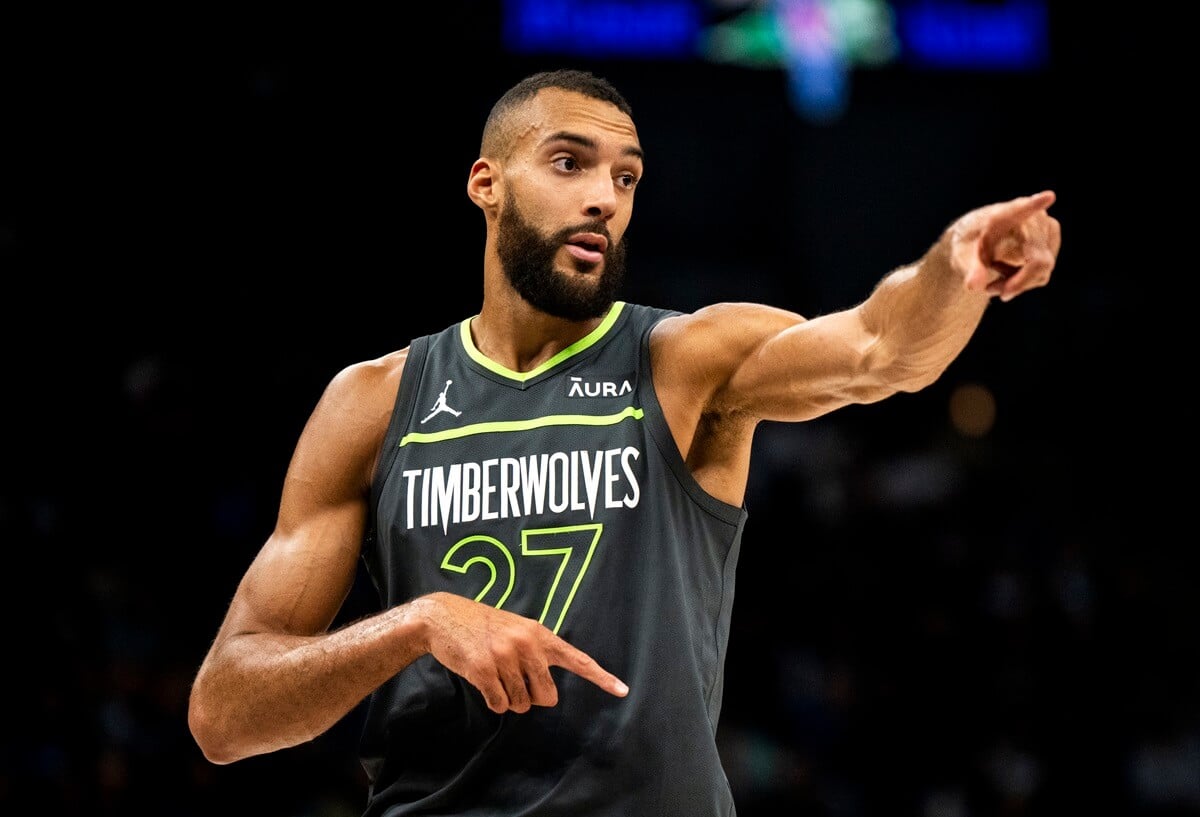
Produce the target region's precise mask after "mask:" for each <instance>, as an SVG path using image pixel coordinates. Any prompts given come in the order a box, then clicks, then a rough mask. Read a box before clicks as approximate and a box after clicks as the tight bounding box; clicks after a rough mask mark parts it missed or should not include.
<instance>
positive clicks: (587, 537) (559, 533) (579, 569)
mask: <svg viewBox="0 0 1200 817" xmlns="http://www.w3.org/2000/svg"><path fill="white" fill-rule="evenodd" d="M603 531H604V526H603V525H600V524H592V525H568V526H566V527H562V528H537V529H534V530H523V531H521V556H522V557H527V556H528V557H534V556H542V557H553V556H557V557H559V559H560V561H559V565H558V570H557V571H556V572H555V573H554V579H553V581H551V582H550V587H549V588H548V590H547V591H546V603H545V604H544V605H543V606H542V613H541V615H539V616H538V621H539V622H540V623H542V624H546V622H547V620H548V619H549V620H551V621H553V622H554V625H553V626H552V627H551V625H549V624H546V626H548V627H550V628H551V629H552V630H553V631H554V632H555V633H557V632H558V628H559V627H561V626H562V623H563V619H564V618H566V615H567V610H568V609H570V607H571V602H572V601H573V600H574V599H575V592H576V591H577V590H578V589H579V585H580V583H581V582H582V581H583V574H584V573H587V569H588V565H590V564H591V563H592V554H593V553H595V551H596V544H597V543H598V542H599V541H600V534H601V533H602V532H603ZM475 566H478V567H482V568H486V569H487V571H488V573H489V574H490V576H489V578H488V581H487V583H486V584H485V585H484V587H483V589H482V590H480V591H479V593H478V594H477V595H476V596H475V601H479V602H484V603H485V604H491V605H492V606H493V607H496V608H497V609H500V608H502V607H503V606H504V602H505V601H507V600H508V596H509V594H510V593H512V589H513V585H515V584H516V581H517V565H516V560H514V559H513V554H512V552H511V551H510V550H509V549H508V547H507V546H506V545H505V544H504V543H503V542H501V541H500V540H498V539H494V538H493V537H491V536H483V535H475V536H468V537H466V538H464V539H460V540H459V541H458V542H456V543H455V544H454V546H453V547H451V548H450V550H448V551H447V552H446V556H445V558H443V559H442V569H443V570H452V571H454V572H455V573H462V574H464V575H465V574H466V572H467V571H468V570H470V569H471V568H472V567H475ZM476 572H478V571H476ZM485 599H486V601H485ZM556 613H557V614H556Z"/></svg>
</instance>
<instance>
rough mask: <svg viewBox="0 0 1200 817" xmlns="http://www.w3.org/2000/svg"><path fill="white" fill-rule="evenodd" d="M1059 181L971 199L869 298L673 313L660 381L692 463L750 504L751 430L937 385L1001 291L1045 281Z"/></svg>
mask: <svg viewBox="0 0 1200 817" xmlns="http://www.w3.org/2000/svg"><path fill="white" fill-rule="evenodd" d="M1053 202H1054V194H1053V193H1052V192H1049V191H1047V192H1043V193H1039V194H1037V195H1036V196H1026V197H1021V198H1018V199H1013V200H1011V201H1007V202H1002V203H999V204H992V205H987V206H985V207H981V208H979V209H977V210H973V211H971V212H969V213H967V214H966V215H964V216H962V217H961V218H959V219H958V220H957V221H955V222H954V223H953V224H951V225H950V226H949V227H948V228H947V229H946V230H945V231H944V232H943V234H942V235H941V236H940V237H939V238H938V240H937V241H936V242H935V243H934V244H933V245H932V246H931V247H930V249H929V250H928V251H927V252H926V253H925V255H924V256H922V257H921V258H920V259H919V260H918V261H917V262H916V263H914V264H911V265H908V266H904V267H901V268H899V269H896V270H894V271H893V272H891V273H890V274H888V275H887V276H886V277H884V278H883V280H881V281H880V282H879V283H878V284H877V285H876V287H875V289H874V291H873V292H872V293H871V294H870V296H869V297H867V298H866V299H865V300H864V301H863V302H862V303H860V304H859V305H857V306H855V307H853V308H851V309H847V310H844V311H841V312H835V313H831V314H828V315H823V316H821V317H817V318H814V319H812V320H805V319H804V318H802V317H801V316H799V315H796V314H795V313H791V312H787V311H785V310H780V309H775V308H772V307H766V306H761V305H756V304H719V305H716V306H713V307H709V308H706V309H702V310H699V311H697V312H696V313H695V314H692V315H687V316H682V317H680V318H674V319H671V320H669V321H664V322H663V324H662V325H661V326H660V327H659V328H658V329H657V330H656V334H655V338H654V340H655V343H654V347H653V364H654V372H655V385H656V387H657V388H658V389H659V392H660V399H661V400H662V403H663V408H664V411H665V412H666V414H667V419H668V422H669V423H670V425H671V428H672V431H673V432H674V434H675V438H676V442H677V443H678V444H679V448H680V451H681V452H683V454H684V456H685V459H686V460H687V463H688V466H689V468H690V469H691V470H692V473H693V474H695V475H696V476H697V478H698V479H699V480H700V482H701V484H702V485H704V486H705V487H706V488H707V489H708V490H709V491H710V492H712V493H714V495H716V496H718V497H720V498H722V499H725V500H726V501H729V502H732V503H735V504H736V503H738V502H741V498H742V494H743V492H744V489H745V481H746V475H747V473H748V466H749V456H750V443H751V438H752V434H753V430H754V428H755V427H756V425H757V424H758V423H759V422H760V421H762V420H779V421H800V420H808V419H812V418H814V417H818V416H820V415H822V414H825V413H827V412H830V411H833V410H834V409H837V408H840V407H842V406H845V405H848V404H851V403H871V402H875V401H878V400H882V399H883V398H885V397H888V396H890V395H893V394H895V393H897V392H901V391H909V392H911V391H917V390H919V389H922V388H924V387H926V386H928V385H929V384H931V383H933V382H934V381H935V380H936V379H937V378H938V377H940V376H941V374H942V373H943V372H944V371H945V369H946V367H947V366H949V365H950V363H951V362H952V361H953V360H954V359H955V358H956V357H957V356H958V355H959V353H960V352H961V351H962V349H963V347H964V346H965V345H966V344H967V341H968V340H969V339H970V338H971V335H972V334H973V333H974V332H975V329H976V327H977V326H978V324H979V321H980V319H981V318H982V316H983V313H984V310H985V309H986V307H987V304H988V302H989V301H990V299H991V298H992V297H995V296H998V297H1000V298H1001V299H1003V300H1009V299H1011V298H1013V297H1015V296H1016V295H1018V294H1020V293H1021V292H1024V291H1026V290H1028V289H1031V288H1035V287H1040V286H1043V285H1045V284H1046V283H1047V282H1048V281H1049V279H1050V274H1051V271H1052V270H1053V267H1054V262H1055V259H1056V257H1057V254H1058V250H1059V245H1060V238H1061V236H1060V231H1059V225H1058V222H1057V221H1056V220H1055V219H1054V218H1053V217H1051V216H1050V215H1049V214H1047V213H1046V209H1047V208H1048V207H1049V206H1050V205H1051V204H1052V203H1053Z"/></svg>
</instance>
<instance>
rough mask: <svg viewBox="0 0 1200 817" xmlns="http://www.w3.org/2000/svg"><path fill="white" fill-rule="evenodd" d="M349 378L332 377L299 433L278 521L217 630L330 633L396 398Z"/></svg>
mask: <svg viewBox="0 0 1200 817" xmlns="http://www.w3.org/2000/svg"><path fill="white" fill-rule="evenodd" d="M345 380H346V378H343V379H342V380H340V381H335V383H334V384H331V386H330V388H329V389H327V391H326V393H325V394H324V395H323V396H322V398H321V401H320V402H319V403H318V405H317V407H316V409H314V411H313V414H312V416H311V417H310V418H309V420H308V423H307V424H306V425H305V428H304V430H303V432H302V433H301V435H300V439H299V441H298V442H297V444H296V449H295V451H294V453H293V455H292V460H291V462H290V463H289V465H288V470H287V475H286V477H285V478H284V484H283V491H282V496H281V499H280V505H279V513H278V517H277V519H276V524H275V528H274V530H273V531H272V532H271V535H270V536H269V537H268V539H267V541H266V542H265V543H264V544H263V546H262V548H261V549H260V550H259V552H258V554H257V555H256V556H255V558H254V560H253V562H252V563H251V565H250V567H249V569H248V570H247V571H246V574H245V576H243V577H242V580H241V582H240V584H239V585H238V588H237V591H236V593H235V595H234V599H233V602H232V603H231V605H230V608H229V611H228V613H227V616H226V620H225V622H224V624H223V625H222V628H221V632H220V634H219V635H218V638H223V637H230V636H234V635H239V634H246V633H262V632H271V633H284V634H290V635H315V634H318V633H321V632H324V631H325V630H326V629H327V628H328V627H329V626H330V624H331V623H332V622H333V620H334V618H335V617H336V615H337V613H338V611H339V610H340V608H341V606H342V603H343V602H344V601H345V599H346V596H347V595H348V594H349V592H350V589H351V587H352V585H353V583H354V578H355V575H356V572H357V570H358V558H359V554H360V548H361V545H362V537H363V533H364V530H365V525H366V513H367V497H368V494H369V488H370V478H371V472H372V469H373V467H374V462H375V455H376V453H377V452H378V449H379V445H380V442H381V439H382V434H383V429H385V428H386V425H387V418H388V416H389V415H388V409H389V408H390V403H387V402H379V401H373V400H372V399H370V397H369V396H367V395H364V394H363V391H362V389H361V388H360V387H359V386H356V385H355V384H354V383H352V382H351V383H347V382H344V381H345ZM375 406H378V407H377V408H373V407H375Z"/></svg>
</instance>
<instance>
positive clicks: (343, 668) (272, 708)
mask: <svg viewBox="0 0 1200 817" xmlns="http://www.w3.org/2000/svg"><path fill="white" fill-rule="evenodd" d="M422 635H423V634H422V632H421V628H420V625H419V624H418V623H417V621H416V617H415V616H414V615H412V609H411V607H410V606H409V605H404V606H401V607H396V608H392V609H390V610H387V611H385V612H383V613H380V614H378V615H376V616H372V617H371V618H367V619H363V620H361V621H358V622H355V623H354V624H351V625H348V626H346V627H344V628H341V629H339V630H336V631H334V632H332V633H327V634H322V635H316V636H297V635H284V634H277V633H253V634H240V635H232V636H230V637H228V638H227V639H226V640H225V641H224V642H223V643H222V644H221V645H220V648H219V649H215V650H214V651H213V652H212V653H211V654H210V656H209V657H208V659H207V660H206V661H205V663H204V666H203V667H202V668H201V671H200V673H199V674H198V675H197V678H196V683H195V685H194V686H193V689H192V694H191V701H190V704H189V710H188V723H189V726H190V727H191V730H192V734H193V736H194V737H195V739H196V742H197V744H198V745H199V746H200V748H201V750H202V751H203V752H204V755H205V757H207V758H208V759H209V760H210V761H212V762H214V763H222V764H224V763H232V762H234V761H237V760H241V759H243V758H246V757H251V756H253V755H260V754H264V753H267V752H273V751H276V750H278V749H284V748H287V747H290V746H296V745H298V744H301V743H305V742H307V741H310V740H312V739H313V738H315V737H317V736H318V735H320V734H323V733H324V732H325V731H327V730H328V729H329V728H331V727H332V726H333V725H334V724H336V723H337V722H338V721H339V720H340V719H341V718H343V717H344V716H345V715H346V714H348V713H349V712H350V711H351V710H352V709H354V707H355V706H357V705H358V704H359V703H360V702H361V701H362V700H363V699H364V698H365V697H366V696H367V695H369V694H370V693H371V692H372V691H373V690H374V689H375V688H376V687H378V686H379V685H380V684H382V683H383V682H384V681H386V680H387V679H389V678H390V677H392V676H393V675H395V674H396V673H397V672H399V671H401V670H402V669H403V668H404V667H406V666H408V665H409V664H411V663H412V662H413V661H414V660H416V659H417V658H418V657H420V656H421V655H422V654H423V653H424V647H423V646H422V643H421V642H422Z"/></svg>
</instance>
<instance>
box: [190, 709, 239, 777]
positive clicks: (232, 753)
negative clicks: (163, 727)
mask: <svg viewBox="0 0 1200 817" xmlns="http://www.w3.org/2000/svg"><path fill="white" fill-rule="evenodd" d="M187 721H188V730H189V731H190V732H191V733H192V739H193V740H195V741H196V745H197V746H198V747H199V748H200V752H201V753H202V754H203V755H204V759H205V760H207V761H208V762H209V763H215V764H216V765H218V766H224V765H227V764H229V763H233V762H234V761H236V760H240V759H241V758H242V757H243V755H240V754H238V753H237V751H236V750H235V746H234V743H233V741H232V740H231V737H230V734H229V731H228V730H227V729H224V728H223V727H222V726H221V725H220V718H218V717H216V716H215V715H214V714H213V712H212V707H210V706H206V705H205V703H204V701H203V696H202V695H198V694H197V692H196V690H193V691H192V696H191V698H190V699H189V700H188V712H187Z"/></svg>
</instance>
